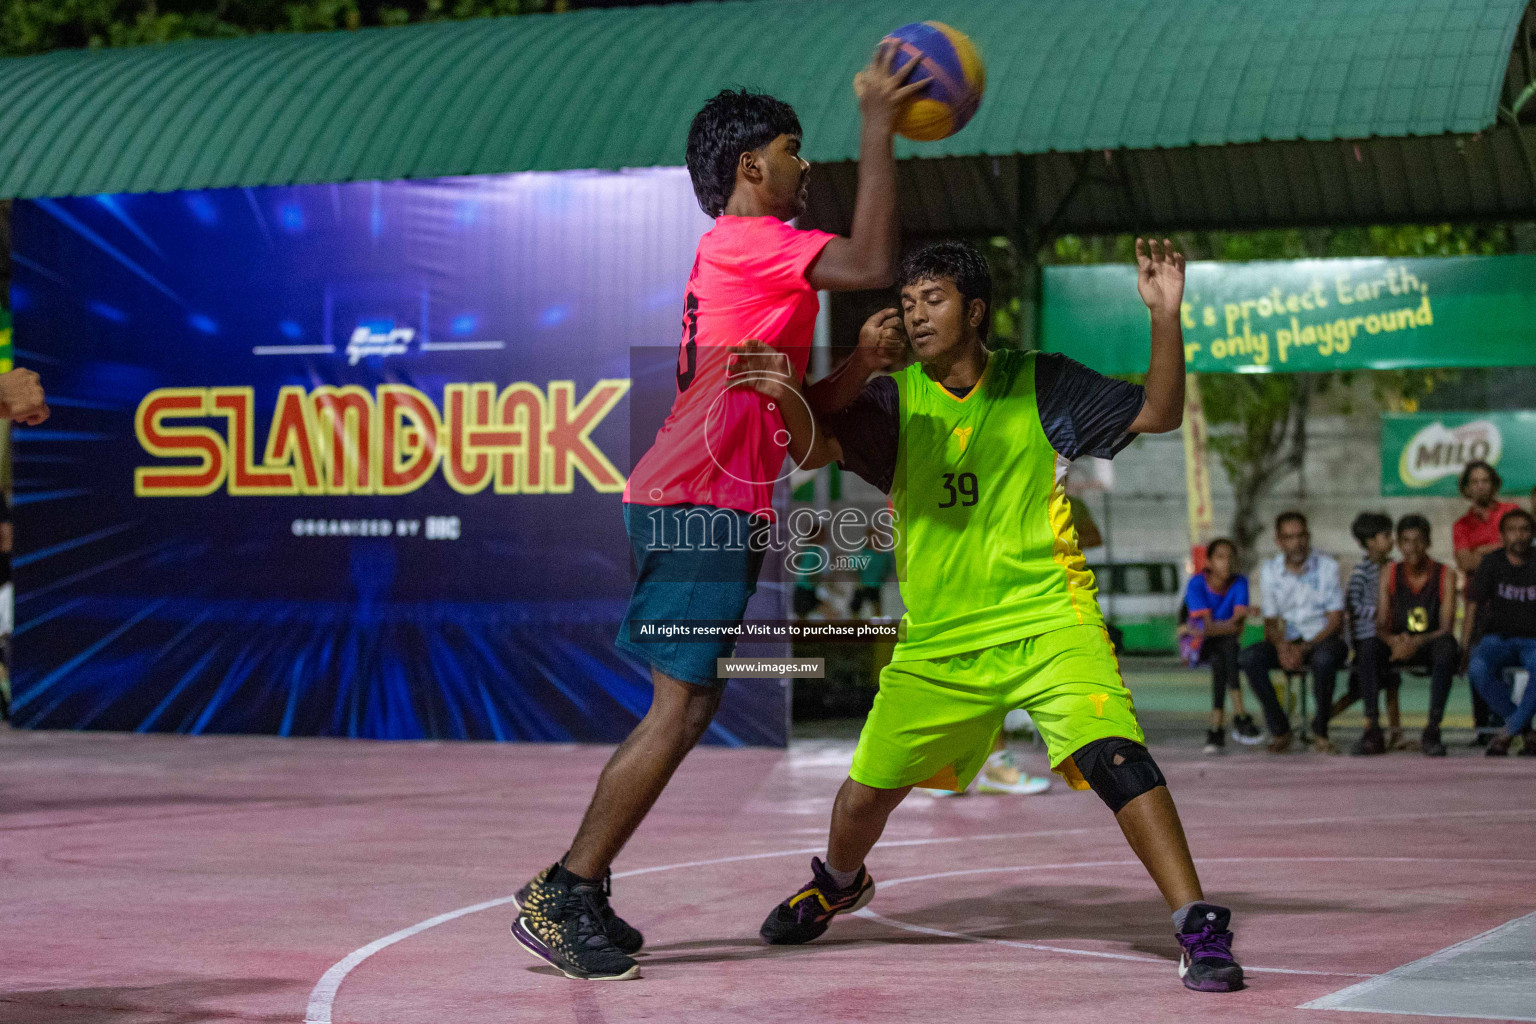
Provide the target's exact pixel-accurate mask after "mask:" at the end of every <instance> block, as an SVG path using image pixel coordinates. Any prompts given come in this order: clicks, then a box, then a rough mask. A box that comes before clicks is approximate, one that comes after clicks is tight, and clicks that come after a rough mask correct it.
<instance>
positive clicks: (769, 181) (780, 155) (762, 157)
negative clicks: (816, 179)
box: [757, 135, 811, 217]
mask: <svg viewBox="0 0 1536 1024" xmlns="http://www.w3.org/2000/svg"><path fill="white" fill-rule="evenodd" d="M757 159H758V166H760V167H761V168H762V171H763V190H764V191H765V192H767V193H768V194H769V195H770V196H771V197H772V198H773V201H774V205H775V206H777V207H778V208H779V209H781V210H784V211H785V212H786V213H789V214H790V216H791V217H798V216H800V215H801V214H802V213H804V212H805V203H806V199H807V198H809V194H810V192H809V189H810V177H811V165H810V164H808V163H806V162H805V160H803V159H802V158H801V156H800V136H798V135H780V136H779V137H778V138H776V139H774V140H773V141H772V142H770V143H768V145H766V146H764V147H763V148H762V149H760V150H758V151H757Z"/></svg>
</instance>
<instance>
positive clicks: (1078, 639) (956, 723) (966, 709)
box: [849, 625, 1146, 790]
mask: <svg viewBox="0 0 1536 1024" xmlns="http://www.w3.org/2000/svg"><path fill="white" fill-rule="evenodd" d="M1014 708H1023V709H1024V710H1026V711H1028V712H1029V714H1030V717H1031V718H1033V719H1034V720H1035V728H1036V729H1038V730H1039V731H1040V735H1041V736H1042V737H1043V738H1044V739H1045V745H1046V748H1047V749H1048V750H1049V751H1050V756H1051V770H1052V771H1054V772H1056V773H1057V774H1058V775H1060V776H1061V777H1062V778H1063V779H1065V780H1066V781H1067V784H1068V785H1069V786H1071V787H1072V788H1073V789H1087V788H1088V783H1087V782H1085V781H1084V780H1083V777H1082V774H1081V773H1080V772H1079V771H1078V770H1077V766H1076V765H1075V764H1073V763H1072V752H1073V751H1075V750H1078V749H1079V748H1081V747H1082V746H1083V745H1084V744H1085V743H1091V742H1093V741H1094V740H1099V739H1106V738H1108V737H1110V736H1123V737H1126V738H1127V739H1132V740H1135V741H1136V742H1137V743H1145V742H1146V737H1145V736H1144V735H1143V734H1142V731H1141V726H1140V725H1139V724H1137V722H1136V707H1135V705H1134V704H1133V703H1132V701H1131V691H1129V690H1127V689H1126V688H1125V683H1124V682H1123V681H1122V680H1121V678H1120V666H1119V663H1118V662H1117V661H1116V660H1115V649H1114V646H1113V645H1112V644H1111V643H1110V639H1109V634H1108V633H1107V632H1105V630H1104V627H1103V626H1098V625H1082V626H1067V627H1065V628H1062V629H1053V630H1051V631H1050V632H1048V633H1041V634H1040V635H1038V636H1031V637H1025V638H1024V639H1022V640H1013V641H1010V642H1008V643H1004V644H998V645H997V646H996V647H986V648H983V649H981V650H979V651H969V652H967V653H965V654H957V655H955V656H953V657H949V658H934V659H932V660H924V661H898V662H892V663H891V664H889V665H887V666H886V667H885V668H884V669H883V670H882V671H881V673H880V693H879V695H878V696H876V697H875V706H874V708H873V709H871V711H870V713H869V718H868V719H867V720H865V722H864V729H863V731H862V732H861V733H860V734H859V746H858V750H856V751H855V752H854V755H853V768H852V769H851V770H850V771H849V775H850V776H851V777H852V778H853V780H854V781H855V782H861V783H863V784H864V785H866V786H872V787H874V788H876V789H899V788H901V787H902V786H919V785H921V786H928V787H931V788H934V789H953V790H962V789H964V788H965V787H966V786H967V785H969V784H970V782H971V780H972V779H973V778H975V777H976V773H977V772H979V771H980V770H981V768H982V765H983V764H985V763H986V760H987V755H989V754H990V753H991V752H992V746H993V744H994V742H996V740H997V735H998V733H999V732H1000V731H1001V730H1002V727H1003V718H1004V716H1005V715H1007V714H1008V712H1010V711H1012V710H1013V709H1014Z"/></svg>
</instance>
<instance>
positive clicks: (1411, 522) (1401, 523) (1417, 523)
mask: <svg viewBox="0 0 1536 1024" xmlns="http://www.w3.org/2000/svg"><path fill="white" fill-rule="evenodd" d="M1408 530H1418V531H1419V532H1420V533H1422V534H1423V535H1424V543H1425V544H1428V543H1429V539H1430V531H1429V520H1428V519H1425V518H1424V517H1423V516H1421V515H1419V514H1418V513H1417V512H1409V513H1408V514H1407V515H1405V516H1403V518H1401V519H1399V520H1398V521H1397V535H1398V536H1399V537H1401V536H1402V535H1403V534H1404V533H1405V532H1407V531H1408Z"/></svg>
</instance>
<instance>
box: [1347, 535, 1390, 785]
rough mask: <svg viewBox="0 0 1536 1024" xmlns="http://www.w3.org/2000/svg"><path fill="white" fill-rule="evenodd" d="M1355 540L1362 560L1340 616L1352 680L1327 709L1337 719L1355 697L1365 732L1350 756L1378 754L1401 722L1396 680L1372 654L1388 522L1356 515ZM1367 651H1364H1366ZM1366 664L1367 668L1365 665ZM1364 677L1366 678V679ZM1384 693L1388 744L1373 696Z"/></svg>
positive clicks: (1353, 574) (1381, 659)
mask: <svg viewBox="0 0 1536 1024" xmlns="http://www.w3.org/2000/svg"><path fill="white" fill-rule="evenodd" d="M1349 530H1350V532H1351V533H1352V534H1354V536H1355V540H1356V541H1357V542H1359V544H1360V546H1361V547H1362V548H1364V549H1365V557H1364V558H1362V559H1360V564H1359V565H1357V566H1355V568H1354V571H1353V572H1351V573H1350V574H1349V585H1348V586H1347V587H1345V588H1344V617H1345V620H1346V622H1347V623H1348V625H1349V629H1348V633H1349V638H1350V642H1351V643H1352V645H1353V646H1354V649H1355V677H1354V683H1353V685H1352V686H1351V687H1350V692H1349V694H1348V695H1346V697H1345V699H1344V700H1343V701H1342V702H1341V703H1340V704H1335V705H1334V707H1333V712H1332V714H1333V716H1334V717H1338V715H1339V713H1340V712H1341V711H1343V710H1344V708H1346V707H1348V706H1349V703H1350V701H1351V700H1352V699H1353V698H1354V697H1359V698H1360V699H1361V702H1362V703H1363V705H1364V708H1365V733H1364V735H1362V736H1361V737H1360V740H1359V742H1357V743H1356V744H1355V745H1354V747H1353V748H1352V749H1351V750H1350V753H1351V754H1356V755H1362V754H1384V753H1386V752H1387V750H1388V749H1389V748H1391V747H1394V746H1396V741H1397V740H1398V739H1399V738H1401V734H1402V728H1401V723H1402V720H1401V718H1400V717H1399V712H1398V706H1397V689H1398V687H1397V684H1398V683H1399V682H1400V681H1401V677H1399V676H1397V675H1395V674H1393V673H1391V672H1389V671H1388V670H1387V659H1386V658H1384V657H1381V656H1380V655H1379V654H1377V649H1376V648H1377V644H1379V643H1380V641H1378V640H1377V639H1376V603H1377V599H1378V598H1379V597H1380V592H1381V569H1382V566H1384V565H1386V564H1387V563H1388V562H1390V561H1391V560H1392V543H1393V542H1392V518H1391V517H1390V516H1387V515H1384V514H1383V513H1381V512H1362V513H1360V514H1359V515H1358V516H1356V517H1355V521H1354V523H1353V524H1352V525H1351V526H1350V528H1349ZM1367 648H1370V650H1369V652H1367V650H1366V649H1367ZM1368 666H1369V667H1368ZM1367 673H1369V675H1370V680H1369V682H1367V681H1366V676H1367ZM1383 688H1385V689H1386V690H1387V712H1388V716H1389V720H1390V722H1391V724H1392V731H1393V733H1394V735H1393V738H1392V742H1388V741H1387V739H1386V737H1385V736H1384V735H1383V734H1382V731H1381V725H1380V720H1379V717H1378V716H1379V715H1380V713H1381V711H1380V708H1379V707H1378V706H1377V705H1378V700H1377V694H1378V693H1380V692H1381V691H1382V689H1383Z"/></svg>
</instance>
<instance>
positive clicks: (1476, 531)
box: [1451, 459, 1520, 574]
mask: <svg viewBox="0 0 1536 1024" xmlns="http://www.w3.org/2000/svg"><path fill="white" fill-rule="evenodd" d="M1503 486H1504V479H1503V478H1502V477H1501V476H1499V471H1498V470H1496V469H1494V468H1493V467H1492V466H1490V465H1489V464H1488V463H1486V462H1483V461H1482V460H1481V459H1479V460H1476V461H1473V462H1469V463H1467V467H1466V468H1465V469H1463V470H1462V471H1461V482H1460V487H1461V495H1462V497H1464V498H1466V499H1467V500H1468V501H1470V502H1471V503H1472V506H1471V507H1470V508H1468V509H1467V511H1466V514H1465V515H1463V516H1462V517H1461V518H1460V519H1458V520H1456V524H1455V525H1454V526H1452V527H1451V547H1452V549H1453V550H1454V551H1455V556H1456V567H1457V568H1458V569H1460V570H1461V571H1462V572H1464V573H1468V574H1470V573H1473V572H1476V571H1477V567H1478V565H1479V564H1480V563H1481V562H1482V560H1483V556H1484V555H1488V554H1492V553H1493V552H1495V551H1499V550H1501V549H1502V548H1503V547H1504V542H1503V540H1502V539H1501V538H1500V536H1499V532H1500V531H1499V524H1500V522H1501V521H1502V520H1503V518H1504V513H1506V512H1508V511H1509V510H1510V509H1514V508H1519V507H1520V506H1518V505H1516V504H1515V503H1514V502H1512V501H1500V500H1499V488H1500V487H1503Z"/></svg>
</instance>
